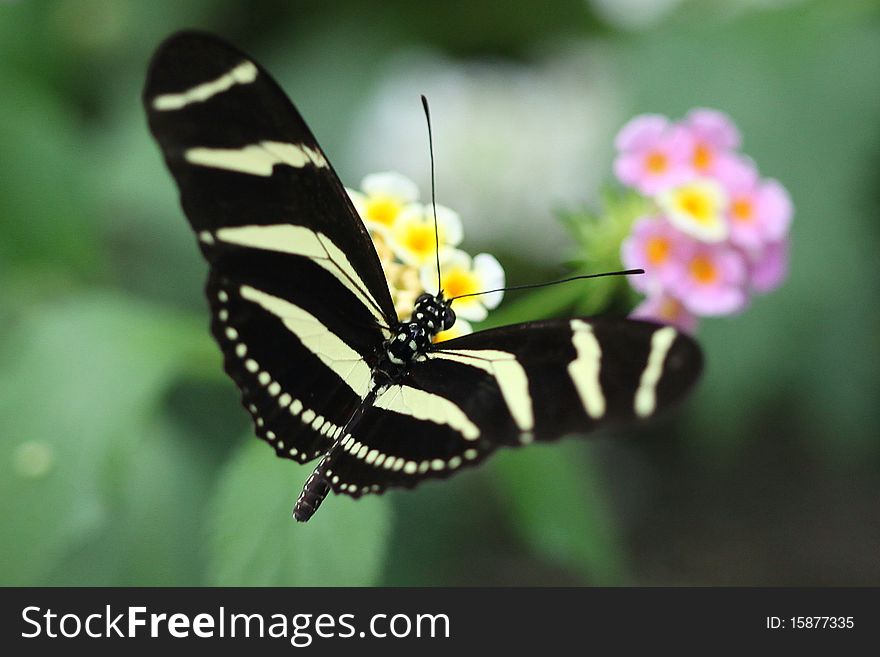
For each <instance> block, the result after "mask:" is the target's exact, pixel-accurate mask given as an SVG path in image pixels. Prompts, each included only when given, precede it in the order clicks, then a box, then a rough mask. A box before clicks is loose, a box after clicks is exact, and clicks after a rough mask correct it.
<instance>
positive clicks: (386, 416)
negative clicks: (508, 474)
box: [143, 32, 702, 521]
mask: <svg viewBox="0 0 880 657" xmlns="http://www.w3.org/2000/svg"><path fill="white" fill-rule="evenodd" d="M143 101H144V105H145V108H146V112H147V117H148V121H149V126H150V130H151V132H152V134H153V136H154V137H155V139H156V141H157V142H158V143H159V146H160V147H161V150H162V153H163V155H164V158H165V161H166V163H167V165H168V168H169V169H170V171H171V173H172V175H173V177H174V179H175V180H176V182H177V186H178V188H179V191H180V201H181V205H182V207H183V211H184V213H185V214H186V217H187V218H188V220H189V223H190V225H191V226H192V229H193V231H194V232H195V235H196V237H197V240H198V244H199V247H200V248H201V251H202V254H203V255H204V257H205V259H206V260H207V262H208V264H209V266H210V272H209V275H208V281H207V285H206V293H207V297H208V302H209V305H210V311H211V317H212V321H211V331H212V333H213V335H214V337H215V339H216V340H217V342H218V344H219V345H220V348H221V350H222V352H223V356H224V368H225V370H226V372H227V373H228V374H229V376H230V377H231V378H232V379H233V380H234V381H235V383H236V384H237V386H238V388H239V389H240V391H241V398H242V403H243V405H244V407H245V408H246V409H247V410H248V411H249V412H250V414H251V416H252V418H253V422H254V425H255V430H256V433H257V435H258V436H259V437H260V438H262V439H263V440H264V441H266V442H267V443H269V444H270V445H271V446H272V447H273V448H274V449H275V453H276V454H277V455H278V456H280V457H284V458H288V459H292V460H294V461H296V462H299V463H307V462H311V461H314V460H318V463H317V465H316V466H315V467H314V469H313V471H312V473H311V475H310V476H309V477H308V479H307V481H306V483H305V485H304V487H303V491H302V493H301V494H300V496H299V499H298V500H297V502H296V504H295V506H294V517H295V518H296V519H297V520H299V521H306V520H308V519H309V518H310V517H311V516H312V514H313V513H314V512H315V511H316V509H317V508H318V505H319V504H320V503H321V502H322V500H323V499H324V498H325V497H326V496H327V495H328V493H329V492H330V491H331V490H332V491H333V492H334V493H341V494H346V495H349V496H351V497H355V498H356V497H360V496H362V495H365V494H378V493H382V492H383V491H385V490H386V489H388V488H393V487H412V486H415V485H416V484H418V483H419V482H421V481H423V480H425V479H429V478H446V477H448V476H450V475H452V474H454V473H456V472H458V471H459V470H462V469H464V468H467V467H472V466H474V465H477V464H478V463H480V462H481V461H483V460H484V459H486V458H487V457H488V456H489V455H491V454H492V453H493V452H494V451H495V450H497V449H498V448H500V447H516V446H520V445H525V444H528V443H532V442H535V441H551V440H556V439H558V438H560V437H562V436H564V435H566V434H583V433H586V432H588V431H592V430H594V429H596V428H599V427H602V426H604V425H607V424H609V423H613V422H618V421H620V422H627V421H633V420H640V419H644V418H648V417H651V416H653V415H654V414H655V412H656V411H658V410H660V409H662V408H664V407H667V406H669V405H670V404H673V403H674V402H676V401H677V400H679V399H680V398H681V397H682V396H683V395H684V394H685V393H686V392H687V391H688V390H689V389H690V388H691V387H692V386H693V384H694V382H695V381H696V379H697V378H698V375H699V373H700V370H701V367H702V357H701V352H700V349H699V347H698V346H697V344H696V343H695V342H694V340H692V339H691V338H690V337H688V336H686V335H684V334H682V333H679V332H678V331H676V330H675V329H674V328H673V327H671V326H663V325H659V324H654V323H650V322H644V321H635V320H631V319H623V318H610V317H595V318H574V319H567V320H550V321H534V322H527V323H523V324H516V325H512V326H505V327H501V328H496V329H491V330H486V331H479V332H476V333H472V334H469V335H465V336H463V337H458V338H455V339H452V340H448V341H444V342H437V343H435V342H434V341H433V337H434V336H435V335H436V334H437V333H438V332H440V331H442V330H444V329H448V328H449V327H450V326H452V324H453V323H454V322H455V312H454V308H453V304H452V303H451V301H450V300H449V299H446V298H445V297H444V296H443V293H442V291H441V292H439V293H438V294H435V295H432V294H424V295H422V296H421V297H419V299H418V300H417V302H416V304H415V308H414V311H413V314H412V316H411V318H410V319H408V320H406V321H402V320H400V319H399V318H398V316H397V314H396V312H395V309H394V305H393V303H392V299H391V294H390V292H389V289H388V284H387V281H386V279H385V276H384V274H383V270H382V267H381V265H380V262H379V258H378V256H377V254H376V249H375V247H374V245H373V242H372V240H371V238H370V235H369V233H368V232H367V229H366V228H365V226H364V224H363V222H362V221H361V219H360V217H359V216H358V213H357V211H356V210H355V208H354V206H353V205H352V202H351V200H350V198H349V196H348V194H347V193H346V190H345V188H344V187H343V186H342V184H341V182H340V181H339V178H338V177H337V175H336V173H335V172H334V170H333V168H332V166H331V165H330V163H329V162H328V161H327V158H326V156H325V155H324V152H323V151H322V150H321V147H320V146H319V145H318V143H317V141H316V140H315V138H314V137H313V136H312V133H311V131H310V130H309V128H308V126H307V125H306V123H305V122H304V121H303V119H302V117H301V116H300V114H299V112H298V111H297V110H296V108H295V107H294V106H293V104H292V103H291V102H290V100H289V99H288V98H287V97H286V95H285V94H284V92H283V91H282V90H281V88H280V87H279V86H278V84H277V83H276V82H275V81H274V80H273V79H272V78H271V77H270V76H269V75H268V74H267V73H266V71H265V70H264V69H263V68H262V67H260V66H259V65H258V64H257V63H255V62H254V61H253V59H251V58H250V57H249V56H248V55H246V54H244V53H242V52H241V51H239V50H238V49H236V48H235V47H233V46H231V45H229V44H227V43H226V42H224V41H222V40H220V39H218V38H216V37H213V36H210V35H207V34H203V33H198V32H182V33H178V34H176V35H173V36H171V37H170V38H168V39H167V40H166V41H165V42H164V43H162V44H161V45H160V47H159V48H158V50H157V52H156V53H155V55H154V56H153V59H152V62H151V64H150V67H149V72H148V76H147V81H146V85H145V89H144V93H143Z"/></svg>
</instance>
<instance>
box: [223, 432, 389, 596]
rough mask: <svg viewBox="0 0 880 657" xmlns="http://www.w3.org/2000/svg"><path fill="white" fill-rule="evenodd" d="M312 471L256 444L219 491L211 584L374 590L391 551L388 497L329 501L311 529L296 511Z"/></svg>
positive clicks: (244, 453) (234, 462) (250, 441)
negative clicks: (297, 517) (295, 515)
mask: <svg viewBox="0 0 880 657" xmlns="http://www.w3.org/2000/svg"><path fill="white" fill-rule="evenodd" d="M312 467H313V466H311V465H309V466H305V467H302V466H299V467H298V466H297V465H295V464H294V463H293V462H291V461H287V460H284V459H280V458H276V457H275V455H274V454H273V453H272V450H271V449H269V448H268V447H267V446H266V445H265V444H263V443H262V442H260V441H257V440H256V439H253V438H250V439H248V440H247V442H246V443H245V444H244V445H242V447H241V449H240V450H239V452H238V454H237V455H236V456H235V457H234V458H233V460H232V462H231V463H230V465H229V468H228V470H227V471H226V473H225V474H224V475H223V477H222V479H221V481H220V485H219V487H218V489H217V491H216V493H215V496H214V499H213V502H212V510H211V513H210V519H209V520H210V522H209V537H208V556H209V559H208V581H209V583H211V584H215V585H220V586H369V585H372V584H375V583H376V582H377V581H378V579H379V577H380V575H381V568H382V564H383V562H384V558H385V554H386V552H387V550H388V542H389V534H390V525H391V511H390V508H389V502H388V500H387V498H384V497H376V496H367V497H365V498H363V499H360V500H352V499H351V498H349V497H346V496H335V495H332V494H331V496H330V498H329V499H327V500H325V501H324V504H323V505H322V506H321V508H320V510H319V511H318V512H317V513H316V514H315V516H314V517H313V518H312V519H311V520H309V522H308V523H298V522H295V521H294V520H293V518H292V517H291V510H292V509H293V504H294V502H295V501H296V497H297V495H299V492H300V489H301V486H302V484H303V482H304V481H305V480H306V478H307V477H308V475H309V474H310V473H311V468H312Z"/></svg>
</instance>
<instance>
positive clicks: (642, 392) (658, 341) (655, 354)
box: [633, 326, 678, 417]
mask: <svg viewBox="0 0 880 657" xmlns="http://www.w3.org/2000/svg"><path fill="white" fill-rule="evenodd" d="M677 335H678V333H677V331H676V330H675V329H674V328H672V327H671V326H665V327H663V328H661V329H657V330H656V331H654V333H653V335H651V353H650V354H649V356H648V362H647V364H646V365H645V369H644V370H643V371H642V378H641V379H640V380H639V387H638V388H637V389H636V396H635V401H634V403H633V407H634V410H635V412H636V415H638V416H639V417H648V416H649V415H651V413H653V412H654V409H655V408H656V407H657V382H658V381H660V377H661V376H662V375H663V364H664V363H665V362H666V355H667V354H668V353H669V349H670V347H672V343H673V342H675V338H676V336H677Z"/></svg>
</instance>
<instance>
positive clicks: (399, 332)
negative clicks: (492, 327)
mask: <svg viewBox="0 0 880 657" xmlns="http://www.w3.org/2000/svg"><path fill="white" fill-rule="evenodd" d="M453 324H455V312H453V310H452V307H451V305H450V302H449V301H447V300H446V299H444V298H443V293H442V292H441V293H440V294H438V295H437V296H433V295H430V294H423V295H421V296H420V297H419V298H418V299H416V302H415V306H414V307H413V312H412V317H411V318H410V319H409V320H408V321H405V322H400V323H398V324H397V325H396V326H395V327H393V329H392V331H393V335H392V336H391V338H389V339H388V340H387V341H386V342H385V344H384V346H383V347H384V354H383V355H384V360H387V362H388V364H389V365H390V368H389V369H392V370H393V369H397V370H398V371H399V370H404V369H406V368H407V367H408V366H409V364H410V363H412V362H413V361H415V360H416V359H418V358H419V357H421V356H424V355H425V354H426V353H427V352H428V349H429V348H430V347H431V343H432V341H433V338H434V336H435V335H437V334H438V333H440V331H445V330H447V329H449V328H451V327H452V325H453Z"/></svg>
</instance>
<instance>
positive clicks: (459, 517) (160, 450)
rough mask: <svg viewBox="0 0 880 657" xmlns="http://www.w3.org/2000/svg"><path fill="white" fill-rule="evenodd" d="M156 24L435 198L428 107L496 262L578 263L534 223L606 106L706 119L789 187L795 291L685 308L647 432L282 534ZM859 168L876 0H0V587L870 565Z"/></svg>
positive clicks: (522, 275)
mask: <svg viewBox="0 0 880 657" xmlns="http://www.w3.org/2000/svg"><path fill="white" fill-rule="evenodd" d="M183 27H201V28H205V29H209V30H211V31H215V32H217V33H219V34H221V35H223V36H225V37H226V38H228V39H230V40H232V41H233V42H235V43H237V44H238V45H240V46H241V47H242V48H244V49H246V50H248V51H249V52H251V53H252V54H253V55H254V56H255V57H256V58H257V59H258V60H259V61H261V62H262V63H263V64H264V65H266V66H267V68H269V70H270V71H272V72H273V73H274V74H275V76H276V77H277V78H278V79H279V81H280V82H281V84H282V86H284V87H285V89H286V90H287V91H288V92H289V93H290V95H291V96H292V98H293V99H294V101H295V102H296V103H297V105H298V106H299V108H300V110H301V112H302V113H303V115H304V116H305V117H306V119H307V121H309V123H310V124H311V126H312V128H313V131H314V132H315V133H316V135H317V136H318V138H319V140H320V141H321V142H322V144H323V146H324V149H325V151H326V152H327V153H328V155H329V157H330V159H331V160H332V161H333V162H334V163H335V165H336V167H337V169H338V171H339V172H340V174H341V176H342V177H343V181H344V182H345V183H346V184H348V185H350V186H357V184H358V183H359V181H360V178H361V177H362V176H363V175H365V174H367V173H370V172H372V171H377V170H386V169H396V170H399V171H402V172H404V173H406V174H408V175H410V176H412V177H413V178H414V179H416V180H417V181H419V183H420V185H421V187H422V189H423V190H427V189H428V187H427V185H426V182H427V149H426V143H425V142H426V139H425V133H424V124H423V118H422V115H421V110H420V107H419V103H418V94H419V93H425V94H427V95H428V96H429V98H431V101H432V110H433V115H434V122H435V136H434V137H435V142H436V154H437V159H438V174H437V175H438V195H439V200H440V202H442V203H444V204H446V205H449V206H451V207H453V208H455V209H457V210H459V211H460V212H461V213H462V215H463V220H464V223H465V235H466V242H465V244H464V246H465V248H467V249H468V250H469V251H470V252H472V253H473V252H477V251H478V250H488V251H490V252H492V253H494V254H496V255H497V256H498V257H499V259H500V260H501V261H502V263H503V264H504V265H505V268H506V269H507V274H508V280H509V281H511V282H512V283H516V282H524V281H535V280H543V279H545V278H546V277H548V276H553V275H556V274H558V273H559V272H560V271H562V269H561V264H562V263H563V262H564V261H565V260H566V259H570V258H576V257H578V256H579V255H583V254H577V253H573V251H572V249H573V245H572V242H571V241H570V239H569V238H568V237H567V235H566V232H565V230H564V228H563V227H562V226H561V225H560V224H559V222H558V221H557V220H556V219H555V218H554V212H556V211H558V210H560V209H571V208H577V207H589V206H593V205H595V204H596V203H597V202H598V196H597V190H598V188H599V186H600V184H602V183H603V182H607V181H609V180H610V178H611V158H612V154H613V150H612V139H613V135H614V133H615V131H616V130H617V129H618V128H619V127H620V126H621V125H622V124H623V123H624V122H625V121H626V120H627V119H628V118H629V117H631V116H632V115H634V114H636V113H639V112H645V111H653V112H663V113H666V114H668V115H670V116H672V117H673V118H677V117H680V116H682V115H683V114H684V113H685V112H686V111H687V110H688V109H690V108H691V107H695V106H706V107H714V108H718V109H722V110H724V111H726V112H728V113H729V114H730V115H731V116H732V117H733V118H734V120H735V121H736V122H737V124H738V125H739V126H740V128H741V129H742V131H743V134H744V138H745V143H744V150H745V151H746V152H747V153H749V154H751V155H752V156H753V157H754V158H755V159H756V160H757V162H758V163H759V165H760V167H761V169H762V173H763V174H765V175H768V176H773V177H776V178H778V179H779V180H781V181H782V182H783V183H784V184H785V185H786V186H787V187H788V189H789V190H790V192H791V194H792V197H793V199H794V202H795V205H796V208H797V214H796V218H795V223H794V226H793V230H792V240H793V254H792V272H791V276H790V279H789V281H788V282H787V283H786V284H785V285H784V286H783V287H782V288H781V289H780V290H779V291H777V292H776V293H774V294H771V295H769V296H767V297H764V298H759V299H757V300H756V301H755V302H754V304H753V305H752V307H751V308H749V309H748V310H747V311H746V312H745V313H744V314H742V315H741V316H739V317H735V318H726V319H716V320H710V321H706V322H704V324H703V325H702V327H701V329H700V335H699V337H700V340H701V342H702V344H703V346H704V349H705V352H706V356H707V360H708V368H707V372H706V375H705V377H704V379H703V381H702V383H701V385H700V386H699V388H698V390H697V392H696V393H695V395H693V396H692V398H691V399H690V400H689V401H688V402H687V403H686V404H684V405H683V406H682V407H681V408H680V409H678V410H677V411H676V412H673V413H670V414H668V415H666V416H665V417H663V418H662V419H661V420H660V421H658V422H657V423H654V424H653V425H651V426H650V427H647V428H645V429H640V430H630V431H626V432H615V433H614V434H608V433H606V434H604V435H601V436H598V437H597V438H596V439H594V440H589V441H578V440H569V441H564V442H561V443H559V444H556V445H551V446H534V447H530V448H528V449H523V450H519V451H515V452H514V451H510V452H504V453H501V454H499V455H497V456H496V457H495V458H494V459H492V460H491V461H490V462H489V463H488V464H487V465H486V466H485V467H482V468H480V469H478V470H476V471H470V472H467V473H462V474H461V475H459V476H457V477H455V478H453V479H451V480H449V481H446V482H443V483H439V484H438V483H431V484H426V485H424V486H422V487H420V488H418V489H416V490H415V491H412V492H393V493H391V494H388V495H385V496H383V497H380V498H372V499H365V500H362V501H359V502H353V501H351V500H349V499H347V498H341V497H333V498H331V499H330V500H328V501H327V503H326V504H325V505H324V506H323V507H322V508H321V511H320V513H319V514H318V515H317V516H316V517H315V518H314V519H313V521H312V522H310V523H308V524H307V525H296V524H295V523H294V522H293V521H292V520H291V519H290V510H291V508H292V504H293V502H294V500H295V498H296V496H297V494H298V493H299V490H300V487H301V485H302V482H303V480H304V479H305V477H306V476H307V474H308V471H309V469H310V468H309V467H308V466H307V467H302V466H298V465H295V464H293V463H292V462H289V461H282V460H280V459H276V458H274V456H273V455H272V453H271V450H269V449H268V448H267V447H266V446H265V445H263V444H262V443H260V442H259V441H257V440H255V439H253V438H252V437H250V431H249V425H248V419H247V417H246V413H245V412H244V411H243V410H242V409H241V408H240V407H239V404H238V394H237V391H236V390H235V389H234V386H233V384H232V382H231V381H229V380H227V379H226V378H225V376H224V375H223V374H222V371H221V364H220V357H219V353H218V350H217V349H216V347H215V346H214V345H213V343H212V342H211V339H210V337H209V335H208V330H207V324H208V316H207V311H206V303H205V301H204V300H203V297H202V292H201V288H202V282H203V279H204V274H205V265H204V264H203V262H202V260H201V258H200V256H199V254H198V250H197V247H196V243H195V240H194V239H193V237H192V235H191V234H190V233H189V229H188V227H187V224H186V221H185V220H184V218H183V216H182V213H181V211H180V210H179V208H178V205H177V201H176V190H175V188H174V186H173V184H172V181H171V179H170V176H169V175H168V173H167V172H166V170H165V168H164V165H163V163H162V162H161V159H160V156H159V152H158V149H157V147H156V146H155V144H154V143H153V142H152V141H151V139H150V138H149V135H148V133H147V129H146V123H145V118H144V115H143V111H142V108H141V105H140V99H139V93H140V87H141V85H142V83H143V80H144V74H145V68H146V64H147V61H148V59H149V56H150V54H151V53H152V51H153V50H154V49H155V47H156V46H157V45H158V43H159V42H160V41H161V39H163V38H164V37H166V36H167V35H168V34H170V33H171V32H173V31H175V30H177V29H180V28H183ZM878 171H880V10H878V6H877V3H875V2H856V1H853V0H833V1H832V0H829V1H827V2H806V1H804V2H794V1H789V2H780V1H776V2H770V1H769V0H765V1H759V0H738V1H737V0H732V1H724V2H720V1H719V2H706V1H700V2H687V1H683V0H682V1H677V0H627V1H626V2H621V1H612V0H554V1H552V2H548V1H547V0H541V1H538V0H508V1H507V2H504V3H493V2H480V1H473V0H471V1H465V0H442V2H441V1H440V0H426V1H424V2H412V1H411V0H382V1H378V0H377V1H374V2H364V1H357V2H355V1H354V0H348V1H338V2H323V3H312V2H282V1H280V0H279V1H271V2H266V1H264V2H246V1H244V0H221V1H213V0H199V1H193V2H186V3H183V2H177V1H173V0H152V1H151V2H149V3H146V2H134V1H131V2H125V1H115V0H56V1H49V0H41V1H38V0H21V1H19V2H3V3H0V583H2V584H6V585H11V584H18V585H38V584H50V585H65V584H86V585H92V584H95V585H97V584H108V585H159V584H163V585H200V584H233V585H238V584H243V585H244V584H247V585H264V584H265V585H272V584H279V585H280V584H290V585H300V584H313V585H321V584H333V585H347V584H352V585H372V584H385V585H442V584H446V585H465V584H502V585H507V584H520V585H560V584H563V585H565V584H577V585H580V584H603V585H617V584H651V585H654V584H671V585H678V584H694V585H719V584H728V585H730V584H733V585H738V584H767V585H792V584H818V585H832V584H834V585H859V584H873V585H877V584H880V558H878V555H880V440H878V438H880V410H878V409H880V404H878V402H880V394H878V392H880V385H878V383H880V374H878V363H880V340H878V336H880V312H878V305H877V299H878V297H880V290H878V283H880V276H878V231H880V228H878V226H880V174H878ZM590 289H591V288H590V286H589V285H588V284H585V285H584V286H583V288H582V290H583V295H584V297H585V298H589V295H590ZM529 299H530V298H529V297H518V298H516V299H513V298H512V299H510V300H509V301H508V305H507V309H506V310H505V306H504V305H502V308H501V309H499V311H498V313H500V315H499V317H504V319H505V320H508V319H527V318H532V317H534V316H535V315H536V314H542V313H541V308H540V307H536V305H535V303H531V304H530V303H529ZM548 303H549V301H548ZM526 309H528V315H529V316H528V317H526V316H524V315H526ZM551 310H552V312H555V311H556V309H555V308H554V309H551V307H550V306H549V305H548V306H547V308H546V309H545V312H544V313H543V314H549V313H550V312H551Z"/></svg>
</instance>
